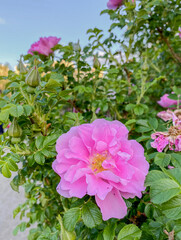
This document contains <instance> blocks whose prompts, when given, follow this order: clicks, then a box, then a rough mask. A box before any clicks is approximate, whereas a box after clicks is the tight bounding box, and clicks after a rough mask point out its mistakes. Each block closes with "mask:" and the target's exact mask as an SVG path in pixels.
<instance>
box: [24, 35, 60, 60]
mask: <svg viewBox="0 0 181 240" xmlns="http://www.w3.org/2000/svg"><path fill="white" fill-rule="evenodd" d="M60 40H61V38H57V37H44V38H40V40H39V41H38V42H35V43H33V44H32V45H31V48H30V49H29V50H28V53H29V54H31V55H33V54H34V52H38V53H39V54H42V55H45V56H49V55H50V54H51V53H53V51H52V48H53V47H55V46H56V45H57V44H58V42H59V41H60Z"/></svg>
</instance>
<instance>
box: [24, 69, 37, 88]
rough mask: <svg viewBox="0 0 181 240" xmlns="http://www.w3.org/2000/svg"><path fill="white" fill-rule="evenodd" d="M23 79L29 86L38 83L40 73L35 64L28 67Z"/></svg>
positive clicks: (34, 85)
mask: <svg viewBox="0 0 181 240" xmlns="http://www.w3.org/2000/svg"><path fill="white" fill-rule="evenodd" d="M25 81H26V83H27V84H28V85H29V86H30V87H37V86H38V85H39V84H40V75H39V72H38V69H37V66H34V67H32V68H31V69H30V71H29V72H28V74H27V76H26V79H25Z"/></svg>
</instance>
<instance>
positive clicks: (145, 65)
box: [142, 60, 149, 71]
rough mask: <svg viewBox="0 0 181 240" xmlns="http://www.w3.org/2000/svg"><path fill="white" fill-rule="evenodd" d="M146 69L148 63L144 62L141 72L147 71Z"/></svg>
mask: <svg viewBox="0 0 181 240" xmlns="http://www.w3.org/2000/svg"><path fill="white" fill-rule="evenodd" d="M148 69H149V66H148V63H147V60H145V61H144V63H143V65H142V70H143V71H148Z"/></svg>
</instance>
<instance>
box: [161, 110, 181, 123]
mask: <svg viewBox="0 0 181 240" xmlns="http://www.w3.org/2000/svg"><path fill="white" fill-rule="evenodd" d="M157 116H158V117H159V118H161V119H163V120H164V121H165V122H167V121H169V120H171V119H172V122H173V125H174V126H175V125H181V110H180V109H177V110H175V111H171V110H169V109H168V110H167V111H162V112H159V113H158V114H157Z"/></svg>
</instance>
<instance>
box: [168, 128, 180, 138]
mask: <svg viewBox="0 0 181 240" xmlns="http://www.w3.org/2000/svg"><path fill="white" fill-rule="evenodd" d="M168 133H169V135H170V136H172V137H176V136H178V135H181V129H180V128H178V127H177V126H171V127H170V128H169V130H168Z"/></svg>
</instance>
